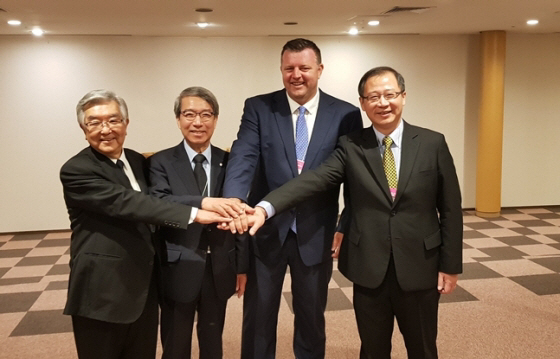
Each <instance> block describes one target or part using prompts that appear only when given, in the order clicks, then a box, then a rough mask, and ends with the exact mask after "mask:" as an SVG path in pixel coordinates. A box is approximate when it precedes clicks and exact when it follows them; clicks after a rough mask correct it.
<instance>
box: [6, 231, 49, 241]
mask: <svg viewBox="0 0 560 359" xmlns="http://www.w3.org/2000/svg"><path fill="white" fill-rule="evenodd" d="M47 234H49V232H37V233H20V234H15V235H14V236H13V237H12V239H10V241H28V240H31V239H43V238H45V236H46V235H47Z"/></svg>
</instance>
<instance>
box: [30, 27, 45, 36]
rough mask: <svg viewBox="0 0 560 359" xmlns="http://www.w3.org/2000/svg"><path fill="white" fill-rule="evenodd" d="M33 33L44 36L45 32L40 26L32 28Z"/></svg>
mask: <svg viewBox="0 0 560 359" xmlns="http://www.w3.org/2000/svg"><path fill="white" fill-rule="evenodd" d="M31 33H32V34H33V35H35V36H43V34H44V33H45V32H44V31H43V30H41V29H40V28H38V27H35V28H33V30H31Z"/></svg>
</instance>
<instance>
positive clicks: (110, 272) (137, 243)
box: [60, 147, 191, 323]
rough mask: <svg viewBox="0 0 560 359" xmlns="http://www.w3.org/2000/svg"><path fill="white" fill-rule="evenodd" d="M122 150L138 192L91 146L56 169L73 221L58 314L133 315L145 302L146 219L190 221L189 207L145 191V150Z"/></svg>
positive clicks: (148, 270)
mask: <svg viewBox="0 0 560 359" xmlns="http://www.w3.org/2000/svg"><path fill="white" fill-rule="evenodd" d="M124 151H125V154H126V158H127V160H128V162H129V163H130V166H131V168H132V171H133V172H134V175H135V177H136V179H137V181H138V184H139V185H140V187H141V189H142V193H141V192H137V191H135V190H133V189H132V186H131V185H130V182H129V180H128V177H126V175H125V174H124V172H123V171H122V170H121V169H120V168H118V167H117V166H116V165H115V164H114V163H113V162H112V161H111V160H110V159H109V158H108V157H106V156H104V155H102V154H101V153H99V152H97V151H96V150H94V149H93V148H92V147H88V148H85V149H84V150H82V151H81V152H80V153H78V154H77V155H76V156H74V157H72V158H71V159H70V160H68V162H66V163H65V164H64V165H63V166H62V169H61V171H60V179H61V181H62V185H63V189H64V200H65V201H66V206H67V208H68V214H69V216H70V222H71V223H70V226H71V228H72V239H71V242H70V257H71V258H70V280H69V284H68V301H67V302H66V307H65V309H64V314H69V315H79V316H83V317H87V318H92V319H97V320H102V321H106V322H112V323H131V322H134V321H135V320H136V319H138V317H139V316H140V314H141V313H142V311H143V309H144V306H145V303H146V298H147V297H148V290H149V287H150V282H151V280H152V273H153V272H154V265H155V263H154V258H155V257H154V254H155V247H154V243H153V242H152V240H153V238H152V231H151V227H150V226H149V224H148V223H151V224H157V225H166V226H172V227H177V228H187V226H188V222H189V217H190V214H191V207H189V206H184V205H179V204H176V203H168V202H165V201H161V200H159V199H157V198H154V197H151V196H148V195H147V194H146V193H147V189H148V187H147V184H146V175H147V166H146V160H145V159H144V156H142V155H141V154H139V153H137V152H134V151H132V150H128V149H125V150H124Z"/></svg>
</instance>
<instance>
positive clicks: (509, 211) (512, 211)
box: [500, 208, 523, 214]
mask: <svg viewBox="0 0 560 359" xmlns="http://www.w3.org/2000/svg"><path fill="white" fill-rule="evenodd" d="M500 213H501V214H520V213H523V212H521V211H519V210H518V209H517V208H502V209H501V210H500Z"/></svg>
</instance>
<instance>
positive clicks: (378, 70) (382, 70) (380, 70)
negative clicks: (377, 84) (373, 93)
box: [358, 66, 405, 97]
mask: <svg viewBox="0 0 560 359" xmlns="http://www.w3.org/2000/svg"><path fill="white" fill-rule="evenodd" d="M388 72H390V73H392V74H393V75H395V78H396V79H397V84H398V85H399V90H401V91H402V92H404V91H405V87H404V77H402V75H401V74H400V73H398V72H397V70H395V69H393V68H392V67H389V66H379V67H374V68H373V69H371V70H369V71H368V72H366V73H365V74H364V76H362V78H361V79H360V83H359V84H358V94H359V95H360V97H364V95H365V94H364V89H365V87H366V82H367V80H369V79H370V78H371V77H375V76H379V75H383V74H386V73H388Z"/></svg>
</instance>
